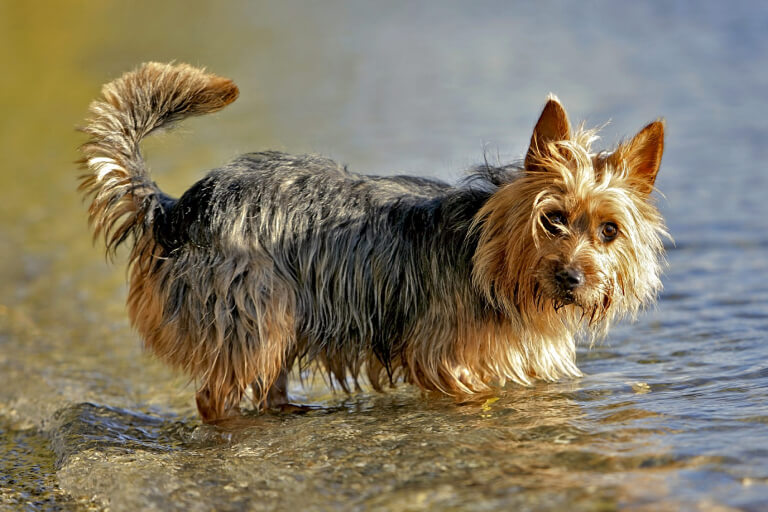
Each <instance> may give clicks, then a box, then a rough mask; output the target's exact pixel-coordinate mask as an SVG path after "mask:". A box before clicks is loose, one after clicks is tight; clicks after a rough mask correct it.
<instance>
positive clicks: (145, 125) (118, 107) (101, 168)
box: [79, 62, 238, 255]
mask: <svg viewBox="0 0 768 512" xmlns="http://www.w3.org/2000/svg"><path fill="white" fill-rule="evenodd" d="M101 92H102V97H101V98H100V99H97V100H96V101H94V102H93V103H91V106H90V112H91V117H90V118H89V119H88V120H87V124H86V126H85V127H84V128H82V131H84V132H85V133H87V134H88V135H90V138H89V140H88V141H87V142H86V143H85V144H83V145H82V146H81V147H80V151H81V152H82V154H83V157H82V159H81V160H80V164H81V165H82V167H83V168H84V169H86V170H87V171H88V172H87V174H84V175H83V176H81V177H80V187H79V190H81V191H82V192H83V193H84V195H85V197H86V198H88V199H90V200H91V204H90V207H89V210H88V212H89V220H90V224H91V226H92V228H93V232H94V233H93V236H94V239H96V238H98V237H99V236H103V237H104V242H105V244H106V249H107V254H108V255H112V254H114V252H115V250H116V249H117V247H118V246H119V245H120V244H121V243H122V242H124V241H125V240H126V239H128V238H130V237H133V238H134V240H136V239H138V238H139V237H141V236H142V235H143V234H144V233H146V232H147V231H148V230H150V229H151V228H152V225H153V224H154V223H155V221H156V220H157V219H158V217H159V216H162V215H163V213H164V211H165V210H166V209H167V207H168V206H170V205H171V204H173V202H174V200H173V199H171V198H170V197H168V196H166V195H165V194H163V193H162V192H161V191H160V189H159V188H158V187H157V185H156V184H155V183H154V182H153V181H152V180H151V179H150V176H149V171H148V169H147V167H146V165H145V164H144V159H143V158H142V156H141V151H140V149H139V142H140V141H141V139H143V138H144V137H146V136H147V135H149V134H150V133H151V132H153V131H154V130H157V129H159V128H162V127H167V126H169V125H171V124H172V123H175V122H177V121H180V120H181V119H184V118H185V117H188V116H194V115H200V114H207V113H209V112H215V111H217V110H220V109H222V108H224V107H225V106H227V105H228V104H230V103H232V102H233V101H235V99H237V96H238V89H237V86H236V85H235V84H234V83H232V81H230V80H228V79H226V78H222V77H219V76H216V75H213V74H208V73H206V72H205V71H204V70H201V69H198V68H194V67H192V66H189V65H187V64H160V63H156V62H150V63H147V64H143V65H141V66H140V67H139V68H138V69H136V70H134V71H131V72H129V73H126V74H124V75H123V76H121V77H120V78H118V79H117V80H114V81H112V82H110V83H108V84H106V85H104V87H103V88H102V91H101Z"/></svg>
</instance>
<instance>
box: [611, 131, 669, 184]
mask: <svg viewBox="0 0 768 512" xmlns="http://www.w3.org/2000/svg"><path fill="white" fill-rule="evenodd" d="M662 153H664V120H663V119H660V120H658V121H654V122H652V123H651V124H649V125H648V126H646V127H645V128H643V129H642V130H640V131H639V132H638V133H637V135H635V136H634V137H632V140H630V141H628V142H623V143H621V144H619V147H618V148H616V151H614V153H613V154H612V155H611V156H610V157H608V162H609V163H611V164H612V165H613V167H614V168H616V169H620V168H622V167H624V166H626V168H627V170H628V172H629V174H628V177H629V178H630V179H631V181H632V185H633V186H634V187H635V188H636V189H637V190H638V191H640V192H641V193H643V194H646V195H647V194H650V193H651V191H652V190H653V183H654V182H655V181H656V174H658V172H659V166H660V165H661V155H662Z"/></svg>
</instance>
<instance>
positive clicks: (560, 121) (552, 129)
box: [525, 94, 571, 170]
mask: <svg viewBox="0 0 768 512" xmlns="http://www.w3.org/2000/svg"><path fill="white" fill-rule="evenodd" d="M570 138H571V124H570V123H569V122H568V115H567V114H566V113H565V109H564V108H563V106H562V105H561V104H560V100H558V99H557V96H555V95H554V94H550V95H549V97H548V99H547V104H546V105H544V110H543V111H542V112H541V116H539V120H538V122H537V123H536V127H535V128H534V129H533V136H532V137H531V145H530V147H529V148H528V153H526V155H525V168H526V169H529V170H532V169H534V168H535V167H536V161H537V160H538V158H539V157H541V156H542V155H544V154H545V152H546V151H547V142H555V141H560V140H570Z"/></svg>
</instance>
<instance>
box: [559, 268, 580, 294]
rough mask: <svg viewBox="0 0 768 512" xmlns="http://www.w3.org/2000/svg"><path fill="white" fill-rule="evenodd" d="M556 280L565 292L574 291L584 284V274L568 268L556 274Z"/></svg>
mask: <svg viewBox="0 0 768 512" xmlns="http://www.w3.org/2000/svg"><path fill="white" fill-rule="evenodd" d="M555 280H556V281H557V284H559V285H560V286H562V287H563V289H564V290H568V291H573V290H575V289H576V288H578V287H579V286H581V285H583V284H584V272H582V271H581V270H578V269H575V268H570V267H566V268H564V269H562V270H560V271H559V272H557V273H555Z"/></svg>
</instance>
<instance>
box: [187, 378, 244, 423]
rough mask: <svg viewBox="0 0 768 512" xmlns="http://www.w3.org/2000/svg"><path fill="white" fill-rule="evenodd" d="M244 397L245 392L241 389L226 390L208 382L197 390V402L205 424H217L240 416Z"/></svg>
mask: <svg viewBox="0 0 768 512" xmlns="http://www.w3.org/2000/svg"><path fill="white" fill-rule="evenodd" d="M217 388H218V389H217ZM242 396H243V391H242V390H240V389H236V388H233V389H229V390H226V389H223V388H222V386H220V385H217V386H216V387H214V386H213V385H212V383H210V382H207V383H205V384H203V385H202V386H201V387H200V389H198V390H197V394H196V395H195V400H196V402H197V410H198V412H199V413H200V416H201V417H202V419H203V422H204V423H216V422H217V421H219V420H224V419H227V418H232V417H237V416H239V415H240V399H241V398H242Z"/></svg>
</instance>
